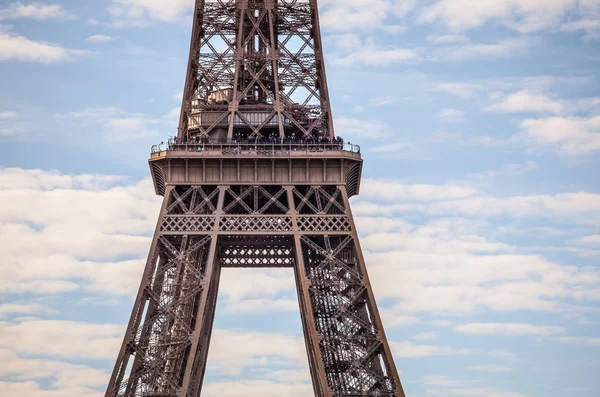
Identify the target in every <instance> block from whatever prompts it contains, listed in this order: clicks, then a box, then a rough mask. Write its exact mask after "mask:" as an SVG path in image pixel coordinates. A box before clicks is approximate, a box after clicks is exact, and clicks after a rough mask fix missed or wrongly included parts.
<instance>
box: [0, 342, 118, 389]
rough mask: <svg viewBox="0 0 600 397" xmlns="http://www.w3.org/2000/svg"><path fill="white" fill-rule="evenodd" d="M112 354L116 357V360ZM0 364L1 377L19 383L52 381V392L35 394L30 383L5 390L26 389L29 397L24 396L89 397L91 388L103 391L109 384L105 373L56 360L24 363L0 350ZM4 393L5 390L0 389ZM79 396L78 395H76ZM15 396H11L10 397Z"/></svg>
mask: <svg viewBox="0 0 600 397" xmlns="http://www.w3.org/2000/svg"><path fill="white" fill-rule="evenodd" d="M116 353H117V352H116V351H115V356H116ZM0 360H1V361H2V367H1V368H0V376H3V377H7V376H10V377H12V376H14V377H15V378H16V379H17V380H18V381H32V380H43V379H52V390H46V391H37V390H35V388H36V385H34V384H32V382H31V383H29V386H25V385H24V384H23V383H20V382H19V383H17V382H11V383H12V385H10V384H9V386H7V387H8V388H9V390H10V389H11V388H13V389H23V388H25V389H27V388H32V389H33V390H30V392H31V394H28V395H27V396H31V397H36V396H38V395H50V394H51V393H55V394H54V395H56V396H58V395H59V394H58V393H61V394H60V395H61V396H73V397H75V396H79V395H84V396H88V395H90V394H91V393H94V391H93V390H92V388H97V387H102V386H104V385H105V383H106V381H107V380H108V377H109V374H107V373H106V372H104V371H102V370H99V369H94V368H91V367H88V366H84V365H75V364H69V363H65V362H61V361H57V360H47V359H31V358H29V359H24V358H21V357H19V356H18V355H17V354H16V353H14V352H12V351H11V350H9V349H4V348H0ZM2 390H4V391H6V389H2ZM76 393H81V394H76ZM10 396H11V397H12V396H14V394H10Z"/></svg>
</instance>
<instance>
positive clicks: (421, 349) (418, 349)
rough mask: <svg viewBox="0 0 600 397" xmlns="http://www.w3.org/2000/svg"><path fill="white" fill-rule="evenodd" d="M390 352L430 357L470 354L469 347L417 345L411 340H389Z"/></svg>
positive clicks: (402, 355) (399, 354) (401, 355)
mask: <svg viewBox="0 0 600 397" xmlns="http://www.w3.org/2000/svg"><path fill="white" fill-rule="evenodd" d="M390 347H391V349H392V352H393V353H394V355H395V356H397V357H407V358H408V357H431V356H453V355H457V354H470V353H472V352H473V350H471V349H455V348H452V347H449V346H437V345H417V344H415V343H413V342H390Z"/></svg>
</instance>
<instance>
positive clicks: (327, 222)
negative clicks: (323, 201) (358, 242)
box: [298, 215, 352, 232]
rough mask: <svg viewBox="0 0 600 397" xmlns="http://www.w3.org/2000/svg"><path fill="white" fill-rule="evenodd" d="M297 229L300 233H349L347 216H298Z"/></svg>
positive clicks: (349, 227)
mask: <svg viewBox="0 0 600 397" xmlns="http://www.w3.org/2000/svg"><path fill="white" fill-rule="evenodd" d="M298 228H299V229H300V231H302V232H350V231H351V230H352V229H351V226H350V219H348V217H347V216H345V215H344V216H320V215H316V216H310V215H307V216H299V217H298Z"/></svg>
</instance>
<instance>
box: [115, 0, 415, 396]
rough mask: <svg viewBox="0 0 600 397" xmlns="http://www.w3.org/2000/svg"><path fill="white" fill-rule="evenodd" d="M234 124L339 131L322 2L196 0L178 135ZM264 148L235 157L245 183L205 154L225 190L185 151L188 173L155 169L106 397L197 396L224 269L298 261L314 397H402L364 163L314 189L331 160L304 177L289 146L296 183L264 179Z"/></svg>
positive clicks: (218, 134)
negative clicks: (368, 257)
mask: <svg viewBox="0 0 600 397" xmlns="http://www.w3.org/2000/svg"><path fill="white" fill-rule="evenodd" d="M234 132H235V134H245V135H244V136H242V135H240V136H241V137H242V138H245V139H248V140H251V139H257V138H260V137H261V136H264V135H267V134H269V135H270V136H271V138H273V137H274V136H276V137H277V138H281V139H283V138H292V140H294V139H297V138H301V139H303V138H312V137H321V138H323V139H324V141H325V142H327V138H333V137H334V134H333V123H332V118H331V110H330V105H329V98H328V92H327V82H326V78H325V69H324V65H323V53H322V47H321V37H320V28H319V16H318V7H317V1H316V0H196V1H195V8H194V22H193V30H192V41H191V47H190V57H189V64H188V70H187V77H186V83H185V88H184V95H183V104H182V110H181V118H180V124H179V132H178V137H177V142H176V143H177V144H180V145H181V144H184V145H185V144H188V143H191V144H193V143H194V142H196V143H206V142H211V141H215V140H216V141H217V143H218V142H223V141H225V142H232V141H233V139H237V135H235V136H234ZM259 156H260V154H256V156H255V160H256V161H254V162H248V164H245V165H243V166H241V165H240V164H241V163H240V162H238V165H237V169H235V171H234V173H233V175H235V173H237V179H236V178H235V177H234V178H233V179H231V180H234V181H237V184H236V183H234V182H231V180H228V182H225V181H224V179H223V174H224V169H223V168H224V167H223V161H222V160H219V161H220V162H219V163H218V166H217V167H216V168H215V167H214V166H213V168H212V169H210V167H209V166H207V165H206V164H205V161H204V160H202V172H201V174H202V179H201V182H202V183H205V182H206V181H207V179H206V175H205V174H206V173H207V168H208V169H209V171H210V172H211V173H212V174H213V179H210V180H212V181H217V182H218V183H219V184H220V185H219V186H211V185H204V186H197V185H194V183H195V182H193V181H190V180H189V179H188V177H189V174H190V172H191V173H194V172H196V173H197V172H198V171H197V167H196V168H194V167H193V165H190V164H188V160H193V158H194V157H193V156H192V155H191V154H190V156H189V158H188V157H185V156H184V157H185V158H184V157H182V158H184V163H185V165H184V166H185V168H183V166H182V165H180V166H179V169H180V170H185V179H173V172H174V169H175V172H176V170H177V165H176V164H175V163H173V164H172V163H171V160H169V159H167V161H166V162H165V165H164V167H163V168H161V167H159V166H157V165H156V164H153V165H152V169H153V178H154V182H155V185H156V187H157V188H156V189H157V193H159V194H162V195H164V201H163V205H162V207H161V212H160V215H159V219H158V224H157V228H156V231H155V234H154V238H153V240H152V246H151V248H150V254H149V256H148V260H147V262H146V267H145V270H144V274H143V277H142V281H141V284H140V288H139V290H138V294H137V296H136V299H135V303H134V308H133V312H132V315H131V318H130V320H129V324H128V328H127V331H126V333H125V336H124V339H123V343H122V345H121V349H120V351H119V354H118V357H117V361H116V363H115V367H114V371H113V373H112V376H111V379H110V382H109V385H108V388H107V391H106V394H105V396H106V397H200V395H201V391H202V384H203V380H204V373H205V369H206V368H205V367H206V362H207V355H208V350H209V344H210V337H211V332H212V324H213V320H214V315H215V308H216V301H217V290H218V285H219V280H220V274H221V269H222V267H293V269H294V275H295V279H296V286H297V292H298V298H299V299H298V301H299V306H300V315H301V318H302V326H303V331H304V336H305V340H306V348H307V354H308V361H309V366H310V372H311V377H312V381H313V387H314V392H315V397H359V396H362V397H364V396H369V397H376V396H377V397H404V392H403V390H402V386H401V383H400V379H399V377H398V373H397V371H396V368H395V364H394V361H393V358H392V354H391V350H390V348H389V344H388V342H387V340H386V337H385V332H384V329H383V325H382V323H381V318H380V315H379V312H378V310H377V306H376V303H375V298H374V296H373V291H372V288H371V285H370V282H369V279H368V275H367V270H366V266H365V262H364V258H363V256H362V252H361V250H360V245H359V241H358V235H357V231H356V229H355V226H354V220H353V218H352V213H351V210H350V205H349V202H348V192H350V194H355V193H356V192H357V190H358V184H359V180H360V170H361V168H360V165H357V166H354V168H352V170H351V172H350V173H349V174H348V175H349V176H348V178H347V179H348V180H345V179H344V177H343V176H342V178H341V179H339V180H338V181H339V182H336V185H319V183H320V182H317V181H323V183H324V182H325V181H328V180H330V179H328V178H327V175H328V168H327V166H326V165H327V161H326V160H323V167H314V166H312V165H311V163H310V159H307V160H306V163H305V166H304V167H303V168H301V171H300V172H301V173H302V174H303V175H302V177H301V178H300V175H299V174H298V172H296V171H297V169H296V168H295V167H296V166H297V165H298V164H300V163H298V161H297V160H293V157H294V156H292V155H288V156H287V157H289V164H288V168H287V171H286V172H287V173H288V176H289V177H288V178H287V179H277V180H278V181H279V182H278V183H280V184H282V183H283V184H286V183H287V184H288V185H286V186H282V185H268V184H265V185H261V184H259V183H258V181H259V180H271V181H275V180H276V179H275V178H274V177H272V178H271V179H259V178H258V175H259V171H260V167H259V164H258V162H260V157H259ZM282 156H285V153H282ZM294 161H295V162H294ZM252 163H254V164H252ZM209 165H210V164H209ZM188 166H189V167H188ZM190 168H191V169H192V170H191V171H190ZM242 168H243V169H242ZM270 170H271V176H273V175H274V173H275V171H276V168H275V163H274V162H272V163H271V168H270ZM229 171H231V169H230V170H229ZM263 171H264V170H263ZM339 172H340V173H342V174H343V172H344V160H343V159H342V160H341V162H340V168H339ZM215 173H218V174H219V178H218V179H214V174H215ZM263 173H264V172H263ZM315 173H320V174H319V175H322V179H316V177H317V175H316V174H315ZM230 174H231V172H230ZM244 175H245V178H246V179H241V176H244ZM249 175H254V178H253V179H252V178H250V180H252V181H253V182H251V183H254V185H250V186H249V185H243V184H242V182H241V181H248V176H249ZM329 175H330V174H329ZM183 181H186V182H183ZM308 181H315V182H312V185H311V184H310V182H308ZM217 182H215V183H217ZM245 183H248V182H245Z"/></svg>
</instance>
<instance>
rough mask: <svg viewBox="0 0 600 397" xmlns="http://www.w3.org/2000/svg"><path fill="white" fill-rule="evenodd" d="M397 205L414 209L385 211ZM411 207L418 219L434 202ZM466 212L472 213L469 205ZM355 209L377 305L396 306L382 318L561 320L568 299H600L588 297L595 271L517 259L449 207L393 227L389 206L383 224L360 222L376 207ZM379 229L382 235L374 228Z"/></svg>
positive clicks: (481, 226)
mask: <svg viewBox="0 0 600 397" xmlns="http://www.w3.org/2000/svg"><path fill="white" fill-rule="evenodd" d="M371 191H373V190H371V189H369V190H367V189H365V192H371ZM434 197H435V196H434ZM389 200H391V201H393V202H395V201H397V200H402V199H393V198H390V199H389ZM470 200H472V199H470V198H467V199H464V201H465V202H469V201H470ZM454 201H457V200H450V201H449V202H454ZM458 201H462V200H458ZM403 205H404V206H405V207H404V208H403V209H402V210H403V211H405V212H407V213H408V214H410V213H412V212H414V211H415V208H412V209H407V208H406V207H408V206H410V205H411V204H410V203H409V204H391V205H390V206H391V207H395V206H403ZM413 205H414V206H416V208H417V213H418V212H420V211H421V208H420V206H423V207H425V209H424V211H426V208H427V207H430V206H436V203H435V202H431V203H430V204H413ZM579 206H581V204H579ZM465 207H468V208H471V209H473V211H474V214H477V213H478V210H477V208H473V207H474V205H473V203H470V204H465ZM538 207H539V205H538ZM353 208H354V212H355V213H358V214H362V215H361V216H360V217H359V218H357V222H358V228H359V230H361V231H362V230H364V231H363V233H366V235H364V236H363V237H362V238H361V245H362V247H363V250H364V253H365V257H366V260H367V264H368V266H369V273H370V276H371V279H372V281H373V284H374V286H375V293H376V295H377V299H378V300H380V301H381V300H388V301H392V302H394V301H395V303H394V306H393V308H392V309H386V311H384V312H383V315H384V317H385V318H387V317H390V318H392V315H394V314H398V315H404V316H407V315H411V314H416V313H430V314H432V313H433V314H443V315H451V316H464V315H469V314H473V313H475V312H477V311H481V310H488V311H499V312H510V311H516V310H527V311H542V312H555V313H563V314H567V313H572V312H573V310H574V308H573V306H571V305H568V304H567V303H566V302H565V300H567V299H577V300H578V302H580V304H584V303H586V302H594V301H596V300H597V299H598V296H597V294H596V293H595V292H594V291H596V290H597V289H598V284H600V273H599V272H598V271H597V270H596V269H593V268H585V267H582V268H578V267H575V266H562V265H558V264H555V263H552V262H549V261H548V260H546V259H544V258H542V257H540V256H538V255H524V254H519V253H516V252H515V251H518V248H517V247H513V246H510V245H508V244H505V243H501V242H497V241H494V240H492V239H488V238H485V237H484V236H485V234H486V233H489V231H486V230H487V228H488V226H487V225H486V223H485V222H483V221H478V220H476V219H474V220H470V221H469V220H467V219H461V218H456V210H455V209H454V208H453V209H452V210H450V209H449V210H448V214H451V216H453V218H447V219H444V218H440V219H437V220H431V221H428V222H425V223H424V224H422V225H410V224H402V223H397V224H396V225H394V222H392V221H393V219H394V218H392V217H391V215H390V214H389V208H388V206H383V207H382V215H383V214H384V213H386V212H387V215H385V218H383V217H382V218H376V219H373V220H369V221H368V222H365V218H364V215H365V214H373V213H374V211H377V205H375V204H374V205H367V206H366V207H365V208H363V206H362V205H361V203H360V201H359V202H355V203H354V204H353ZM538 209H539V208H537V209H536V210H538ZM542 211H543V212H546V211H544V210H543V209H542ZM441 216H444V215H441ZM565 217H568V216H563V217H561V219H564V218H565ZM386 218H387V219H386ZM404 218H405V219H406V218H410V216H404ZM378 224H379V225H381V229H380V230H378V229H377V228H376V227H375V226H374V225H378ZM365 225H366V227H365ZM370 225H371V226H370ZM388 312H389V313H388ZM386 324H387V320H386Z"/></svg>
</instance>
